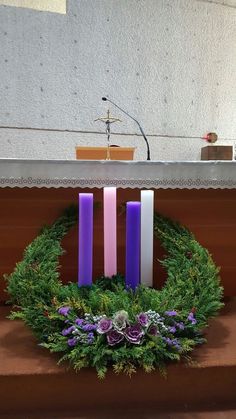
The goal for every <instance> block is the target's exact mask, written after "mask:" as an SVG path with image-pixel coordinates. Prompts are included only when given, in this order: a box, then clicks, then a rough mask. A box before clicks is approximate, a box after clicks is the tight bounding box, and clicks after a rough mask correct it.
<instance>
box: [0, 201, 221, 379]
mask: <svg viewBox="0 0 236 419" xmlns="http://www.w3.org/2000/svg"><path fill="white" fill-rule="evenodd" d="M76 222H77V208H75V207H70V208H68V209H67V210H66V211H65V212H64V214H63V216H62V217H60V218H59V219H58V220H56V221H55V223H54V224H52V225H51V226H48V227H45V228H43V230H42V232H41V234H40V235H39V236H38V237H36V239H35V240H34V241H33V242H32V243H31V244H30V245H29V246H28V247H27V248H26V249H25V252H24V257H23V260H22V261H21V262H20V263H18V264H17V266H16V268H15V270H14V272H13V273H12V274H11V275H10V276H5V278H6V279H7V291H8V293H9V294H10V297H11V302H12V303H13V304H14V306H15V308H16V310H15V311H12V313H11V315H10V318H12V319H15V318H20V319H22V320H24V321H25V323H26V324H27V325H28V326H30V328H31V329H32V330H33V332H34V334H35V335H36V336H37V338H38V339H39V341H40V345H41V346H43V347H45V348H48V349H49V350H50V351H51V352H58V353H60V354H61V358H60V361H59V362H61V361H64V360H67V361H69V363H70V364H71V366H72V367H73V368H74V369H75V370H76V371H78V370H80V369H81V368H83V367H94V368H95V369H96V370H97V374H98V376H99V378H103V377H104V376H105V374H106V372H107V369H108V368H109V367H112V368H113V369H114V371H115V372H116V373H120V372H124V373H126V374H128V375H131V374H132V373H133V372H135V370H136V369H137V368H143V369H144V370H145V371H146V372H151V371H153V370H154V369H159V370H160V371H161V372H163V371H165V365H166V364H167V363H168V362H170V361H179V360H180V358H181V357H182V356H184V357H187V359H189V356H188V354H189V352H191V351H192V349H193V348H194V347H195V346H196V345H198V344H201V343H203V342H205V339H204V337H203V334H202V331H203V330H204V328H205V327H206V326H207V320H208V318H210V317H213V316H215V315H216V314H217V312H218V311H219V309H220V308H221V307H222V305H223V304H222V302H221V299H222V295H223V289H222V287H221V286H220V282H219V276H218V268H217V267H216V266H215V264H214V263H213V261H212V258H211V256H210V254H209V252H208V251H207V250H206V249H205V248H203V247H202V246H201V245H200V244H199V243H198V242H197V241H196V239H195V238H194V236H193V235H192V233H191V232H190V231H188V230H187V229H186V228H185V227H183V226H181V225H179V224H178V223H176V222H173V221H171V220H169V219H167V218H165V217H163V216H161V215H157V214H155V218H154V231H155V236H156V237H158V239H159V240H160V242H161V243H162V246H163V247H164V248H165V250H166V252H167V256H166V258H165V259H164V260H163V261H161V263H162V265H163V266H164V267H165V269H166V270H167V274H168V278H167V281H166V284H165V286H164V287H163V288H162V289H161V290H160V291H158V290H155V289H151V288H147V287H145V286H142V285H141V286H140V287H138V288H137V290H136V292H132V291H131V290H126V289H125V286H124V278H123V277H122V276H120V275H117V276H116V277H113V278H112V280H111V279H110V278H105V277H101V278H99V279H98V280H97V281H96V283H95V284H94V285H93V286H92V287H91V288H86V287H82V288H78V286H77V284H75V283H69V284H67V285H63V284H62V283H61V281H60V279H59V262H58V258H59V256H60V255H61V254H62V253H63V249H62V247H61V240H62V238H63V237H64V236H65V235H66V234H67V232H68V231H69V229H70V228H71V227H72V226H73V225H74V224H75V223H76Z"/></svg>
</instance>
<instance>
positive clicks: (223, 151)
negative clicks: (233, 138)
mask: <svg viewBox="0 0 236 419" xmlns="http://www.w3.org/2000/svg"><path fill="white" fill-rule="evenodd" d="M232 159H233V147H232V146H231V145H219V146H217V145H208V146H206V147H203V148H202V149H201V160H232Z"/></svg>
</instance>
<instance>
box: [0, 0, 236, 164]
mask: <svg viewBox="0 0 236 419" xmlns="http://www.w3.org/2000/svg"><path fill="white" fill-rule="evenodd" d="M234 6H235V7H234ZM0 43H1V58H0V60H1V66H0V77H1V87H0V99H1V107H0V157H19V158H22V157H25V158H66V159H73V158H75V151H74V147H75V145H105V144H106V137H105V135H104V134H102V133H103V132H104V127H103V125H102V124H101V123H99V122H94V119H96V118H97V117H99V116H102V115H104V114H106V111H107V105H106V103H105V102H102V101H101V97H102V96H104V95H107V96H108V97H110V98H111V99H113V100H114V101H116V102H117V103H118V104H119V105H120V106H123V107H124V108H125V109H126V110H128V111H129V112H130V113H131V114H132V115H133V116H134V117H136V118H137V119H138V120H139V121H140V123H141V125H142V126H143V128H144V130H145V132H146V134H147V135H148V136H149V141H150V146H151V150H152V159H157V160H159V159H161V160H198V159H199V158H200V149H201V147H202V146H205V145H206V144H205V143H204V141H203V140H201V139H200V138H201V137H202V136H203V134H204V133H206V132H208V131H215V132H217V133H218V135H219V137H220V140H219V142H218V144H234V142H236V0H222V1H220V0H215V1H210V0H209V1H207V0H68V2H67V14H66V15H60V14H53V13H48V12H39V11H35V10H29V9H22V8H15V7H8V6H0ZM110 110H111V111H112V114H114V115H115V116H117V117H119V118H120V119H122V123H119V124H118V123H117V124H114V126H113V127H112V128H113V130H114V132H116V133H117V134H119V135H114V136H113V137H112V138H111V142H112V143H115V144H119V145H121V146H136V147H137V150H136V155H135V158H136V159H145V156H146V152H145V144H144V142H143V140H142V138H141V137H140V136H137V135H135V134H137V133H139V130H138V128H137V126H136V125H135V124H134V122H133V121H130V120H129V119H128V118H127V117H126V116H125V115H122V114H121V113H120V112H119V111H118V110H116V109H115V108H113V107H112V106H110ZM71 131H73V132H71Z"/></svg>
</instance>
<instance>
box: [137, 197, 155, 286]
mask: <svg viewBox="0 0 236 419" xmlns="http://www.w3.org/2000/svg"><path fill="white" fill-rule="evenodd" d="M153 216H154V192H153V191H141V267H140V270H141V274H140V278H141V283H142V284H144V285H147V286H149V287H152V286H153Z"/></svg>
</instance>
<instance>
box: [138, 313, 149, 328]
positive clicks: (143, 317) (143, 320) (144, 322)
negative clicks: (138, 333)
mask: <svg viewBox="0 0 236 419" xmlns="http://www.w3.org/2000/svg"><path fill="white" fill-rule="evenodd" d="M137 320H138V322H139V324H140V325H141V326H143V327H146V326H148V322H149V318H148V315H147V314H146V313H140V314H138V316H137Z"/></svg>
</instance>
